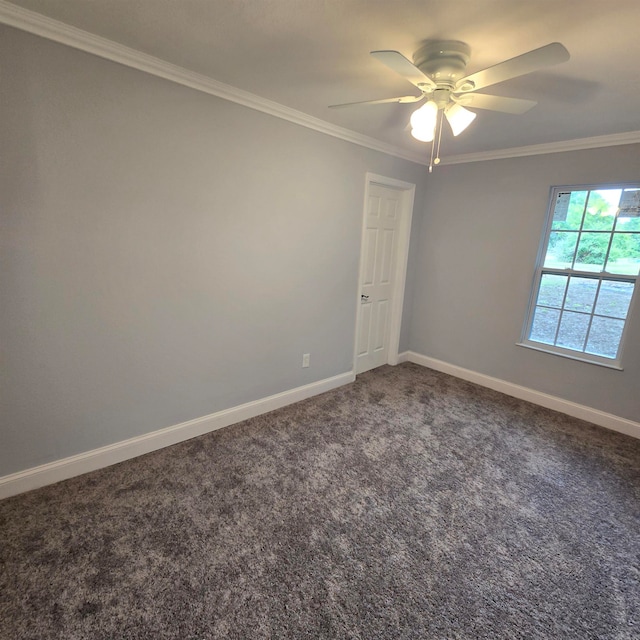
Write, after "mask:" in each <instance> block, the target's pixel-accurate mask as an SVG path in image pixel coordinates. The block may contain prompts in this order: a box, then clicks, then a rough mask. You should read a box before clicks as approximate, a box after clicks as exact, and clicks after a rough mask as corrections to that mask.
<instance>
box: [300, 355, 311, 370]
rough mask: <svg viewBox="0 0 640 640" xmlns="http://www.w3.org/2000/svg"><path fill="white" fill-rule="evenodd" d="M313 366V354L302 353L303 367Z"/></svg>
mask: <svg viewBox="0 0 640 640" xmlns="http://www.w3.org/2000/svg"><path fill="white" fill-rule="evenodd" d="M310 366H311V354H310V353H303V354H302V368H303V369H306V368H307V367H310Z"/></svg>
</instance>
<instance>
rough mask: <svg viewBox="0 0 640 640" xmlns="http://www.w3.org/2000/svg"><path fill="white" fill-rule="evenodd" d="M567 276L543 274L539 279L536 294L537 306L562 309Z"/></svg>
mask: <svg viewBox="0 0 640 640" xmlns="http://www.w3.org/2000/svg"><path fill="white" fill-rule="evenodd" d="M567 280H568V278H567V276H557V275H555V274H551V273H543V274H542V278H541V279H540V290H539V292H538V301H537V302H538V304H541V305H546V306H548V307H557V308H558V309H559V308H560V307H562V300H563V299H564V290H565V288H566V286H567Z"/></svg>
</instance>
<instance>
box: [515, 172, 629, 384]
mask: <svg viewBox="0 0 640 640" xmlns="http://www.w3.org/2000/svg"><path fill="white" fill-rule="evenodd" d="M604 189H640V183H637V182H621V183H613V184H590V185H556V186H553V187H551V189H550V190H549V206H548V208H547V215H546V216H545V223H544V224H545V226H544V234H543V236H542V240H541V242H540V246H539V248H538V254H537V256H536V265H535V270H534V275H533V282H532V285H531V291H530V294H529V302H528V304H527V312H526V316H525V322H524V326H523V328H522V334H521V336H520V341H519V342H517V343H516V345H517V346H519V347H527V348H528V349H533V350H535V351H541V352H543V353H549V354H551V355H556V356H561V357H564V358H569V359H570V360H578V361H580V362H586V363H588V364H595V365H598V366H601V367H607V368H609V369H616V370H618V371H622V370H623V366H622V355H623V353H624V347H625V343H626V338H627V333H628V328H629V325H630V324H631V322H630V319H631V316H632V315H633V312H634V309H635V307H636V304H637V299H638V297H639V294H638V289H639V288H640V286H638V285H639V284H640V276H638V275H622V274H614V273H609V272H607V271H601V272H594V271H579V270H573V269H557V268H550V267H547V268H544V266H543V265H544V260H545V256H546V253H547V245H548V243H549V236H550V235H551V232H552V228H551V227H552V226H553V225H552V220H553V212H554V208H555V201H556V198H555V196H556V195H557V194H558V193H559V192H561V191H596V190H604ZM576 250H577V247H576ZM605 266H606V265H605ZM543 272H544V273H558V274H560V275H567V276H572V275H573V276H585V277H590V278H595V279H599V280H624V281H627V282H633V283H634V288H633V294H632V296H631V300H630V302H629V310H628V311H627V317H626V319H625V322H624V328H623V330H622V335H621V337H620V343H619V346H618V353H617V357H616V358H606V357H603V356H597V355H594V354H591V353H585V352H583V351H577V350H573V349H565V348H563V347H558V346H555V345H550V344H545V343H544V342H537V341H535V340H530V339H529V337H528V336H529V333H530V332H531V325H532V324H533V317H534V311H535V307H536V302H537V299H538V292H539V289H540V282H541V278H542V274H543ZM592 315H593V314H592Z"/></svg>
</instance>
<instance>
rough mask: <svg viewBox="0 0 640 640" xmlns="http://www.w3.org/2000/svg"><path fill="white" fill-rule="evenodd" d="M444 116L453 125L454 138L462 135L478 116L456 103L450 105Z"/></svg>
mask: <svg viewBox="0 0 640 640" xmlns="http://www.w3.org/2000/svg"><path fill="white" fill-rule="evenodd" d="M444 115H445V116H446V118H447V121H448V122H449V124H450V125H451V131H453V135H454V136H457V135H459V134H461V133H462V132H463V131H464V130H465V129H466V128H467V127H468V126H469V125H470V124H471V123H472V122H473V121H474V120H475V117H476V114H475V113H473V111H469V110H468V109H465V108H464V107H461V106H460V105H459V104H455V103H452V104H450V105H449V106H448V107H447V108H446V109H445V110H444Z"/></svg>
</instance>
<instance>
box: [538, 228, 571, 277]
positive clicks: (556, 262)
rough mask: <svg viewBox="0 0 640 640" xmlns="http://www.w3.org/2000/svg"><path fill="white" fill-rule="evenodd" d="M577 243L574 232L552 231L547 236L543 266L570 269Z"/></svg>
mask: <svg viewBox="0 0 640 640" xmlns="http://www.w3.org/2000/svg"><path fill="white" fill-rule="evenodd" d="M577 242H578V233H577V232H576V231H553V232H552V233H551V235H550V236H549V245H548V246H547V255H546V257H545V259H544V266H545V267H551V268H556V269H569V268H571V264H572V263H573V254H574V253H575V251H576V243H577Z"/></svg>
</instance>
